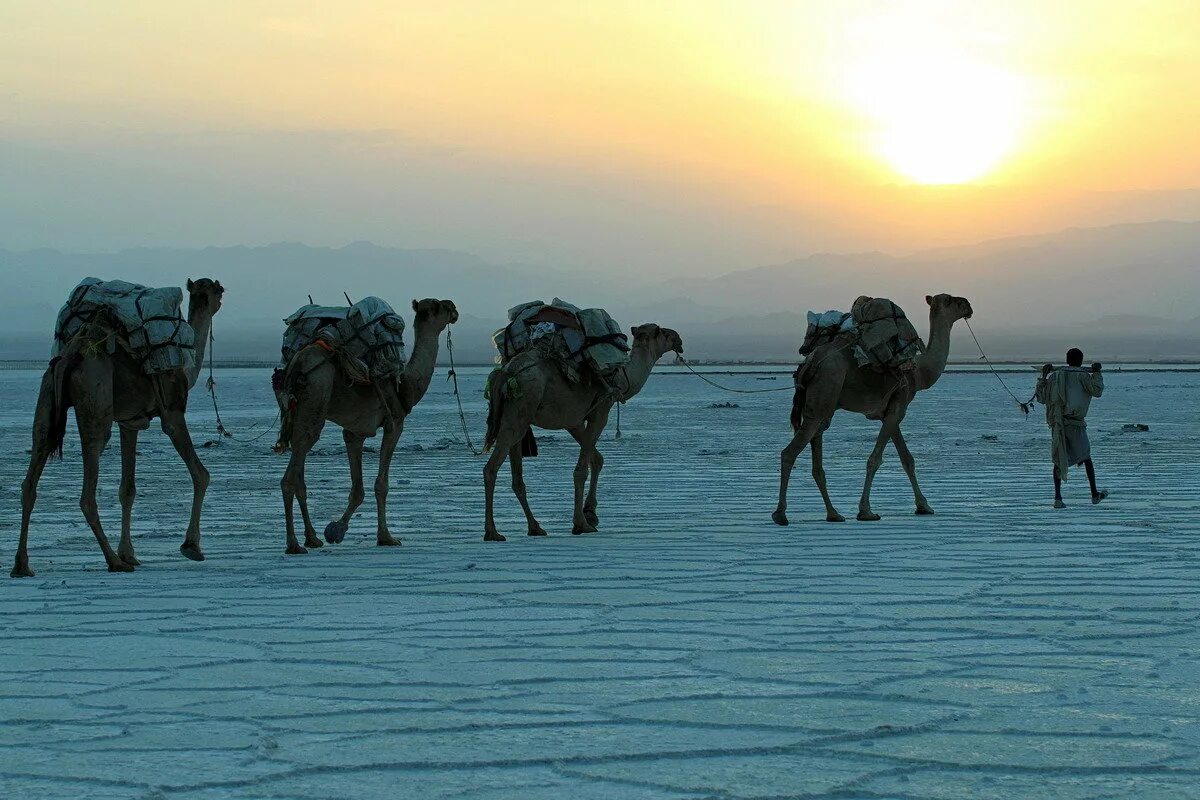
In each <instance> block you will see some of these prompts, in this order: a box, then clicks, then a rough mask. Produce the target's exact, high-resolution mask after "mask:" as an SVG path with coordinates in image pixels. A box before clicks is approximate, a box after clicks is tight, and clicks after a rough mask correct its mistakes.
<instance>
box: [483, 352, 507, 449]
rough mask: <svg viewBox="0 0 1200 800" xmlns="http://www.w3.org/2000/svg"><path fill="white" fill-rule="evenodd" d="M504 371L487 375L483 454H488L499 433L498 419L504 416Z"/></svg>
mask: <svg viewBox="0 0 1200 800" xmlns="http://www.w3.org/2000/svg"><path fill="white" fill-rule="evenodd" d="M504 384H505V380H504V370H503V368H501V367H497V368H496V369H494V370H492V374H491V375H488V379H487V387H488V397H487V400H488V415H487V433H486V434H485V435H484V437H483V452H485V453H487V452H490V451H491V449H492V445H494V444H496V436H497V434H499V433H500V417H501V416H503V415H504Z"/></svg>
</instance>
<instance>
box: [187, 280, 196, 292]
mask: <svg viewBox="0 0 1200 800" xmlns="http://www.w3.org/2000/svg"><path fill="white" fill-rule="evenodd" d="M195 286H196V284H194V283H192V279H191V278H188V282H187V289H188V291H189V292H190V291H191V290H192V289H193V288H195Z"/></svg>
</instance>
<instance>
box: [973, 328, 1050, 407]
mask: <svg viewBox="0 0 1200 800" xmlns="http://www.w3.org/2000/svg"><path fill="white" fill-rule="evenodd" d="M963 322H964V323H966V326H967V330H968V331H970V332H971V338H972V339H974V340H975V346H976V347H977V348H979V357H980V358H982V359H983V360H984V362H986V363H987V365H988V369H990V370H991V371H992V374H993V375H995V376H996V380H998V381H1000V385H1001V386H1003V387H1004V391H1006V392H1008V396H1009V397H1011V398H1012V399H1013V400H1014V401H1015V402H1016V404H1017V407H1018V408H1020V409H1021V413H1022V414H1024V415H1025V418H1026V419H1029V412H1030V411H1032V410H1033V401H1034V399H1035V398H1036V397H1037V392H1034V393H1033V395H1032V396H1031V397H1030V398H1029V400H1027V401H1026V402H1021V398H1019V397H1017V396H1016V395H1015V394H1013V390H1012V389H1010V388H1008V384H1007V383H1005V382H1004V378H1001V377H1000V373H999V372H997V371H996V368H995V367H994V366H992V360H991V359H990V358H988V356H987V353H985V352H983V345H981V344H980V343H979V337H978V336H976V335H975V331H974V330H973V329H972V328H971V321H970V320H969V319H967V318H966V317H963Z"/></svg>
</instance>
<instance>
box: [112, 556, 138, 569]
mask: <svg viewBox="0 0 1200 800" xmlns="http://www.w3.org/2000/svg"><path fill="white" fill-rule="evenodd" d="M108 571H109V572H133V564H126V563H125V562H124V561H122V560H121V559H119V558H118V559H117V560H116V561H115V562H114V563H112V564H109V565H108Z"/></svg>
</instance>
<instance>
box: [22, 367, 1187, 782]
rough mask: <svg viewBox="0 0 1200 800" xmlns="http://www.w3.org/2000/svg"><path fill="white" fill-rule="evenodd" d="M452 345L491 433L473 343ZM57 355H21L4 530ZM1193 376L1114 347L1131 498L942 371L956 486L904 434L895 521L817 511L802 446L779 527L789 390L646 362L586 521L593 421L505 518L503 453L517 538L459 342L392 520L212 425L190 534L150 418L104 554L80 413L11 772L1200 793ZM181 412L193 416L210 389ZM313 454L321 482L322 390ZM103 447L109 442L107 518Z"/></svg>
mask: <svg viewBox="0 0 1200 800" xmlns="http://www.w3.org/2000/svg"><path fill="white" fill-rule="evenodd" d="M460 372H461V383H462V386H463V391H464V394H465V396H466V398H467V404H468V411H469V413H470V414H471V421H472V422H473V424H474V426H475V429H474V430H473V431H472V433H473V434H475V433H478V428H479V426H480V425H482V421H483V404H482V402H481V401H480V400H479V399H478V398H479V396H480V395H479V391H480V389H481V387H482V383H483V377H484V374H485V372H486V370H482V369H464V370H461V371H460ZM218 378H219V381H220V383H219V389H220V392H221V400H222V403H223V416H224V418H225V421H226V423H227V424H228V425H229V427H230V428H231V429H233V430H235V431H249V430H250V429H251V428H252V426H253V425H254V423H262V422H265V421H266V420H267V419H269V418H270V416H271V415H272V414H273V413H274V412H273V408H272V406H271V403H272V398H271V396H270V392H269V382H268V381H269V375H268V373H267V371H265V370H225V371H222V372H221V373H220V374H219V375H218ZM38 379H39V375H38V374H37V373H35V372H33V371H29V370H12V371H6V372H5V373H4V381H3V384H2V385H0V401H2V402H0V409H2V410H0V438H2V441H3V444H4V452H6V453H9V454H10V455H9V456H7V457H5V458H4V460H3V461H2V462H0V498H2V501H0V502H2V503H3V506H2V512H3V513H2V514H0V548H2V549H0V556H2V557H3V558H4V559H6V561H7V560H11V558H12V552H13V548H14V547H15V542H16V536H17V524H18V522H19V509H20V481H21V478H22V477H23V475H24V470H25V466H26V456H25V455H24V453H25V450H26V449H27V448H28V437H29V424H30V419H31V413H32V407H33V400H34V395H35V392H36V388H37V382H38ZM722 380H724V381H726V382H727V383H731V384H733V385H739V386H744V387H747V388H763V387H764V386H771V385H773V384H772V382H770V381H761V380H757V379H756V378H755V377H752V376H741V377H728V376H726V377H723V378H722ZM787 380H788V377H787V375H786V374H781V375H780V376H779V377H778V378H777V381H779V384H778V385H786V381H787ZM1030 381H1031V382H1032V373H1031V376H1030ZM1151 384H1152V385H1153V389H1152V390H1147V388H1146V386H1148V385H1151ZM1197 389H1200V375H1197V374H1194V373H1192V374H1188V373H1179V374H1158V375H1153V376H1148V375H1145V374H1129V373H1127V374H1121V373H1111V374H1110V375H1109V376H1108V378H1107V387H1106V394H1105V396H1104V398H1103V399H1102V400H1100V401H1098V402H1097V403H1096V404H1095V405H1094V406H1093V419H1092V424H1091V431H1092V437H1093V446H1094V451H1095V454H1096V458H1097V465H1098V469H1099V472H1100V476H1101V482H1102V484H1103V485H1105V486H1107V487H1108V488H1110V489H1112V490H1113V496H1112V499H1111V500H1110V501H1108V502H1106V503H1104V504H1103V505H1101V506H1099V507H1092V506H1091V505H1089V504H1088V502H1087V498H1086V484H1085V482H1084V480H1083V476H1082V474H1080V475H1079V476H1078V477H1077V478H1076V479H1074V480H1072V481H1070V482H1069V483H1068V485H1067V487H1066V490H1067V500H1068V503H1069V505H1070V508H1068V509H1067V510H1065V511H1057V512H1056V511H1054V510H1052V509H1051V508H1050V503H1049V500H1050V487H1049V480H1048V477H1047V473H1048V471H1049V463H1048V458H1047V455H1046V447H1047V445H1046V439H1047V435H1046V431H1045V427H1044V425H1043V424H1042V422H1041V420H1040V418H1038V417H1034V418H1031V419H1030V421H1028V422H1024V421H1022V418H1021V417H1020V415H1019V414H1017V413H1016V412H1015V411H1013V410H1011V408H1010V406H1008V405H1006V404H1005V403H1004V400H1003V396H1002V395H1001V394H1000V393H999V391H998V388H997V387H996V386H995V385H994V382H993V379H992V378H991V377H990V376H987V375H963V374H952V375H947V376H945V377H944V378H943V379H942V381H941V382H940V383H939V384H938V386H936V387H935V388H934V389H932V390H931V391H929V392H926V393H925V394H923V395H922V396H921V397H920V398H919V399H918V400H917V402H915V403H914V405H913V407H912V409H911V411H910V413H909V415H908V418H907V420H906V423H905V430H906V434H907V438H908V441H909V443H910V446H911V447H912V448H913V451H914V454H915V455H916V457H917V461H918V470H919V471H920V476H921V479H922V485H923V488H924V489H925V492H926V494H927V495H928V496H929V498H930V500H931V502H932V503H933V505H934V506H935V508H936V509H937V511H938V514H937V516H936V517H933V518H917V517H914V516H913V515H912V513H911V512H912V499H911V494H910V493H909V489H908V484H907V481H906V479H905V478H904V475H903V472H902V471H901V469H900V467H899V464H898V462H897V460H896V459H895V457H894V454H893V453H891V452H890V451H889V453H888V457H889V460H888V462H887V463H886V464H885V465H884V467H883V469H882V470H881V471H880V475H879V477H878V478H877V480H876V490H875V494H874V507H875V509H876V510H877V511H879V512H880V513H882V514H884V519H883V521H882V522H878V523H857V522H848V523H846V524H844V525H829V524H827V523H825V522H823V521H822V520H823V518H824V510H823V508H822V506H821V503H820V499H819V497H818V494H817V491H816V489H815V487H814V486H813V485H812V483H811V481H810V480H809V478H808V475H807V472H808V470H807V463H806V461H805V459H804V458H802V460H801V462H800V464H799V465H798V469H797V472H796V476H795V479H794V480H793V481H792V494H791V505H790V508H789V514H790V516H791V519H792V525H791V527H789V528H777V527H775V526H774V525H772V524H771V522H770V518H769V513H770V511H771V509H772V508H773V507H774V499H775V487H776V481H777V464H778V451H779V449H780V448H781V447H782V446H783V445H784V444H785V443H786V441H787V438H788V431H787V415H788V405H789V402H790V396H789V394H788V393H787V392H780V393H774V394H758V395H743V396H740V397H739V398H738V407H737V408H712V407H710V406H711V404H712V403H713V402H714V401H715V400H724V399H725V398H724V397H721V396H720V395H719V394H718V393H716V391H715V390H714V389H712V388H711V387H708V386H706V385H704V384H702V383H700V382H699V381H697V380H695V379H694V378H690V377H687V376H676V375H665V374H664V375H657V376H655V377H653V378H652V379H651V381H650V384H649V385H648V387H647V389H646V390H645V391H644V392H643V394H642V395H641V396H639V397H638V398H636V399H635V400H634V401H633V402H632V403H631V404H630V405H628V406H627V407H625V409H624V410H623V412H622V426H623V428H624V431H625V435H624V438H623V439H621V440H619V441H613V440H612V435H611V430H610V432H609V434H607V435H606V437H605V440H604V441H603V443H602V446H603V449H604V452H605V454H606V456H607V459H608V461H607V466H606V469H605V471H604V473H603V476H602V479H601V505H600V516H601V530H602V532H601V533H599V534H594V535H587V536H582V537H573V536H570V535H569V533H568V532H569V529H570V498H571V492H570V472H571V468H572V466H573V465H574V457H575V449H574V444H573V443H572V442H570V441H569V439H567V437H565V436H562V435H561V434H550V435H547V436H546V437H544V438H543V440H542V444H543V447H542V455H541V457H539V458H537V459H535V460H532V461H527V462H526V479H527V482H528V484H529V493H530V500H531V502H532V503H533V504H534V508H535V509H536V510H537V511H538V512H539V515H540V518H541V520H542V523H543V525H545V526H546V528H547V529H548V530H549V531H550V532H551V534H552V535H551V536H550V537H549V538H546V539H530V538H528V537H525V536H524V535H521V534H522V533H523V528H524V519H523V517H522V515H521V513H520V510H519V508H518V506H517V503H516V501H515V499H514V498H512V496H511V493H509V492H508V491H507V481H506V480H504V479H503V478H502V480H501V485H500V486H499V487H498V490H497V502H498V509H497V510H498V523H499V525H500V526H501V529H502V530H504V531H505V532H507V533H508V534H509V535H510V537H511V538H510V541H509V542H508V543H506V544H484V543H483V542H482V541H481V539H482V533H483V530H482V528H483V526H482V507H483V498H482V480H481V467H482V464H481V462H480V461H478V460H476V459H473V458H471V457H470V456H469V455H468V454H467V453H466V452H465V449H464V448H463V447H462V444H461V431H460V430H459V428H458V420H457V414H456V412H455V409H454V405H453V398H452V397H451V396H450V395H449V394H448V390H447V386H446V384H445V382H444V380H442V379H441V378H440V374H439V377H437V378H435V380H434V384H433V389H432V390H431V391H430V393H429V395H427V396H426V398H425V399H424V401H423V402H422V403H421V405H420V406H418V408H417V409H416V411H415V412H414V414H413V416H412V417H411V418H410V419H409V422H408V424H407V429H406V431H405V434H404V438H403V439H402V440H401V446H400V452H398V454H397V457H396V460H395V463H394V466H393V476H392V477H393V485H394V487H395V488H394V489H393V491H392V493H391V510H392V511H391V513H392V520H393V533H395V534H396V535H399V536H402V537H403V539H404V547H402V548H400V549H398V550H397V549H384V548H375V547H374V546H373V543H374V519H373V517H374V512H373V509H374V506H373V503H372V502H371V499H370V498H369V497H368V501H367V503H366V504H365V505H364V506H363V509H362V513H361V514H360V515H358V516H357V517H355V519H354V521H353V524H352V526H351V529H350V533H349V535H348V537H347V539H346V541H345V542H344V543H343V544H341V545H338V546H327V547H325V548H323V549H321V550H319V551H314V552H312V553H310V554H309V555H308V556H302V557H285V556H284V555H283V544H284V543H283V518H282V513H281V501H280V497H279V489H278V481H279V477H280V475H281V473H282V470H283V466H284V460H283V459H282V458H281V457H278V456H275V455H272V454H271V453H269V452H268V450H267V448H268V447H269V445H270V444H271V441H272V437H271V436H269V435H268V436H266V437H264V438H263V439H261V440H259V442H258V443H256V444H255V445H251V446H247V445H226V446H223V447H220V448H210V449H204V450H202V451H201V454H202V457H203V459H204V461H205V463H206V464H207V465H208V467H209V469H210V470H211V471H212V474H213V483H212V487H211V489H210V492H209V495H208V501H207V503H206V507H205V519H204V523H205V524H204V538H203V546H204V550H205V553H206V554H207V556H208V561H206V562H205V563H203V564H195V563H192V562H189V561H186V560H184V559H183V558H181V557H180V556H179V554H178V549H177V548H178V545H179V542H180V541H181V538H182V532H183V528H184V526H185V525H186V513H187V505H188V501H189V498H190V488H189V485H188V482H187V473H186V470H185V469H184V468H183V466H182V464H181V463H180V462H179V461H178V459H177V458H176V457H175V456H174V454H173V452H172V451H171V450H170V447H169V444H168V443H167V442H166V440H165V438H164V437H163V436H162V435H161V434H160V433H159V432H158V431H157V430H153V431H151V432H149V433H147V434H144V435H143V436H142V440H141V443H140V445H139V446H140V449H141V453H142V458H141V460H140V463H139V499H138V504H137V506H136V508H135V512H134V542H135V545H136V546H137V551H138V555H139V557H140V558H141V559H142V561H143V564H144V566H143V567H141V568H139V569H138V570H137V572H135V573H133V574H131V575H110V574H109V573H107V572H106V571H104V566H103V560H102V558H101V556H100V554H99V551H98V549H97V547H96V544H95V541H94V539H93V538H92V536H91V533H90V532H89V531H88V529H87V527H86V525H85V523H84V521H83V519H82V516H81V514H80V513H79V510H78V506H77V495H78V489H79V472H80V469H79V460H78V449H79V448H78V441H77V438H76V437H75V434H74V431H73V429H72V431H71V433H70V435H69V436H68V446H67V460H66V462H65V463H63V464H59V465H51V466H50V467H49V468H48V469H47V472H46V476H45V477H44V479H43V481H42V485H41V497H40V499H39V503H38V507H37V509H36V511H35V513H34V523H33V531H32V537H31V544H32V547H31V552H30V555H31V563H32V566H33V568H34V569H35V570H37V571H38V576H37V577H36V578H34V579H31V580H22V581H7V580H5V581H4V582H3V583H2V584H0V597H2V599H3V608H4V611H5V614H4V616H3V618H2V622H0V626H2V630H3V636H4V646H3V648H0V796H3V797H14V798H16V797H21V798H25V797H37V798H56V797H62V798H75V797H88V798H145V799H146V800H149V799H150V798H172V799H174V798H180V799H181V800H182V799H184V798H186V799H188V800H208V799H209V798H277V799H278V798H288V799H290V800H315V799H316V798H326V797H345V798H364V799H365V798H392V797H444V798H463V799H464V800H465V799H467V798H469V799H471V800H483V799H484V798H509V797H520V798H531V799H532V800H539V799H540V798H546V799H547V800H548V799H549V798H555V799H557V798H562V797H571V798H572V800H588V799H589V798H614V797H615V798H622V797H629V798H700V797H713V798H726V797H728V798H775V797H778V798H785V797H786V798H805V797H813V798H817V797H856V798H858V797H862V798H885V797H886V798H894V797H905V798H930V799H933V798H937V799H939V800H942V799H944V800H961V799H962V798H994V797H1014V798H1019V797H1039V798H1045V797H1053V798H1096V797H1111V798H1125V797H1134V796H1136V797H1156V798H1158V797H1162V798H1185V797H1188V798H1194V797H1200V691H1198V690H1197V686H1196V683H1197V680H1196V679H1197V676H1198V674H1200V669H1198V667H1197V664H1198V660H1200V636H1198V634H1197V626H1198V624H1200V609H1198V607H1197V600H1198V595H1200V583H1198V578H1200V562H1198V560H1197V556H1198V550H1197V543H1198V541H1200V539H1198V534H1200V522H1198V521H1197V514H1196V511H1197V489H1200V484H1198V479H1197V478H1196V471H1195V467H1194V465H1195V463H1196V461H1197V458H1198V457H1200V432H1198V431H1197V429H1196V413H1197V403H1198V401H1197V397H1198V395H1197ZM1151 401H1153V405H1152V406H1150V405H1149V404H1150V402H1151ZM1148 409H1149V410H1148ZM190 419H191V423H192V429H193V433H194V435H195V437H196V439H197V440H198V441H203V440H204V439H206V438H209V435H208V434H207V432H208V431H211V430H212V427H213V419H212V410H211V407H210V406H209V405H208V403H207V398H206V397H204V396H203V395H201V394H200V393H199V392H196V393H195V394H194V395H193V397H192V412H191V414H190ZM1127 422H1144V423H1148V424H1149V425H1150V431H1149V432H1146V433H1137V434H1132V433H1121V432H1120V431H1121V426H1122V424H1124V423H1127ZM610 425H611V423H610ZM874 430H875V429H874V426H873V424H871V423H868V422H866V421H865V420H862V419H861V418H857V417H853V416H850V415H841V416H839V417H838V418H837V419H836V421H835V424H834V427H833V428H832V429H831V431H830V432H829V433H828V434H827V446H826V454H827V455H826V462H827V463H826V468H827V471H828V475H829V484H830V488H831V490H832V492H833V494H834V497H835V501H836V502H837V503H838V505H839V507H840V508H841V509H842V510H843V512H846V511H852V510H853V509H854V508H855V503H856V500H857V495H858V489H859V487H860V485H861V484H860V481H861V479H862V472H863V467H864V463H865V460H866V456H867V453H868V451H869V449H870V445H871V442H872V441H873V439H874ZM984 435H988V436H995V437H997V439H996V440H995V441H989V440H984V439H983V438H982V437H983V436H984ZM375 458H376V456H375V455H374V454H371V453H369V454H368V456H367V459H368V464H367V472H368V477H367V484H368V488H369V486H370V482H371V480H372V474H373V466H374V465H373V462H374V459H375ZM308 477H309V493H310V502H311V504H312V508H313V510H314V514H315V517H316V519H317V520H325V519H331V518H333V517H334V516H335V515H336V514H337V513H339V512H340V509H341V507H342V504H343V503H344V502H345V494H346V491H347V489H348V486H349V478H348V474H347V469H346V465H345V461H344V454H343V451H342V447H341V438H340V435H339V433H338V431H337V430H336V429H335V428H333V427H332V426H329V427H328V428H327V429H326V433H325V439H324V440H323V441H322V443H321V447H320V449H319V450H318V451H316V452H315V453H314V454H313V455H312V456H310V458H309V465H308ZM118 479H119V454H118V453H117V448H116V447H112V448H110V450H109V451H108V452H107V453H106V454H105V457H104V466H103V476H102V480H101V492H102V494H101V510H102V514H103V515H104V519H105V522H106V524H107V526H108V531H109V534H110V537H111V538H112V539H113V541H114V543H115V541H116V538H117V534H118V533H119V528H118V524H119V519H120V516H119V507H118V505H117V497H116V487H117V482H118ZM318 527H320V525H319V524H318Z"/></svg>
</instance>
